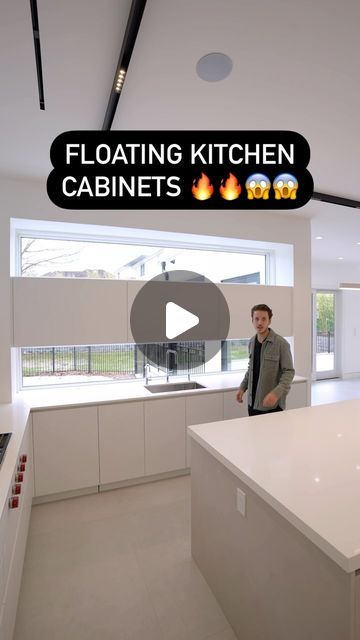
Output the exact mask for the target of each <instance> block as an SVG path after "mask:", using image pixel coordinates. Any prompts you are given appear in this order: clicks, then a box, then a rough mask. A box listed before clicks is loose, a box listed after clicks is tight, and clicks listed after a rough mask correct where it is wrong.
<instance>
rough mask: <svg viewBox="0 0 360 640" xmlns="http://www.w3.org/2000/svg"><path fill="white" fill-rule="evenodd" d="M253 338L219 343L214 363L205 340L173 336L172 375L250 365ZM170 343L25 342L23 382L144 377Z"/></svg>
mask: <svg viewBox="0 0 360 640" xmlns="http://www.w3.org/2000/svg"><path fill="white" fill-rule="evenodd" d="M248 342H249V341H248V340H247V339H244V340H224V341H222V342H221V343H219V352H218V354H217V356H215V358H213V359H212V360H211V369H210V368H209V366H208V364H207V363H205V348H206V343H205V342H204V341H199V342H177V343H174V342H172V343H171V348H172V349H174V350H175V351H176V353H177V358H176V361H174V363H172V368H171V375H184V374H187V372H188V370H190V373H191V374H193V373H194V374H196V373H197V374H199V373H206V372H210V370H211V372H212V373H216V372H218V373H221V372H224V371H238V370H243V369H246V368H247V364H248ZM169 346H170V345H169V344H168V343H156V344H148V345H143V347H142V349H140V348H139V345H136V344H113V345H88V346H76V345H73V346H53V347H34V348H28V347H27V348H22V349H21V377H22V387H23V388H24V387H35V386H36V387H38V386H47V385H59V384H61V385H64V384H79V383H89V382H103V381H106V380H107V381H119V380H131V379H136V378H143V377H144V366H145V364H146V362H147V361H148V359H149V360H150V362H156V361H158V360H159V361H161V360H162V361H163V356H164V353H163V352H166V351H167V349H169ZM144 353H145V354H146V355H147V357H146V355H144ZM189 354H190V355H189ZM174 360H175V359H174ZM194 363H196V365H194ZM199 363H200V365H199ZM149 373H150V375H151V377H153V378H154V377H163V376H164V370H161V369H160V367H156V366H154V365H153V364H152V365H151V366H150V372H149Z"/></svg>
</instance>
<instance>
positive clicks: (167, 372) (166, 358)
mask: <svg viewBox="0 0 360 640" xmlns="http://www.w3.org/2000/svg"><path fill="white" fill-rule="evenodd" d="M169 353H173V354H174V356H175V362H176V363H177V352H176V351H174V349H167V351H166V356H165V360H166V382H169V376H170V372H169V360H170V358H169Z"/></svg>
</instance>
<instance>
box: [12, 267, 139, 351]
mask: <svg viewBox="0 0 360 640" xmlns="http://www.w3.org/2000/svg"><path fill="white" fill-rule="evenodd" d="M12 283H13V297H14V302H13V312H14V343H13V344H14V346H17V347H20V346H28V345H36V346H40V345H61V344H63V345H69V344H85V345H89V344H112V343H114V344H117V343H121V342H127V282H126V281H124V280H105V279H99V280H96V279H91V278H90V279H85V278H22V277H18V278H12ZM34 301H36V303H35V302H34ZM69 310H71V313H69Z"/></svg>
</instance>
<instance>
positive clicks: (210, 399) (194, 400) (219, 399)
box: [186, 393, 223, 467]
mask: <svg viewBox="0 0 360 640" xmlns="http://www.w3.org/2000/svg"><path fill="white" fill-rule="evenodd" d="M222 419H223V394H222V393H206V394H203V395H197V396H188V397H187V398H186V426H189V425H191V424H203V423H205V422H217V421H218V420H222ZM190 450H191V439H190V436H188V435H186V466H187V467H190Z"/></svg>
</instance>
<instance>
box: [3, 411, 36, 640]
mask: <svg viewBox="0 0 360 640" xmlns="http://www.w3.org/2000/svg"><path fill="white" fill-rule="evenodd" d="M30 422H31V418H29V422H28V424H27V426H26V430H25V432H24V436H23V440H22V442H21V445H20V449H19V457H20V456H21V462H18V461H19V458H18V459H17V462H16V465H15V468H14V471H13V476H12V480H11V484H10V487H9V490H8V496H7V500H6V502H5V506H4V509H3V512H2V513H0V638H1V640H11V639H12V637H13V633H14V627H15V617H16V609H17V603H18V598H19V592H20V583H21V576H22V569H23V564H24V556H25V548H26V539H27V534H28V529H29V520H30V512H31V502H32V496H33V474H32V471H33V470H32V446H31V428H30ZM25 457H26V458H25ZM18 464H22V467H23V471H21V473H22V480H21V481H20V479H19V476H18V473H19V470H18ZM16 485H17V486H19V485H20V486H21V488H20V493H19V494H17V495H16V497H17V498H18V502H17V506H16V505H15V503H14V502H12V505H11V504H10V502H9V501H10V500H14V497H15V495H14V493H13V488H14V487H15V486H16Z"/></svg>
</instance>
